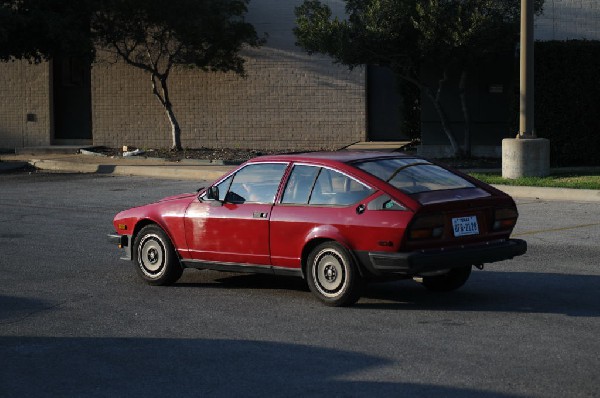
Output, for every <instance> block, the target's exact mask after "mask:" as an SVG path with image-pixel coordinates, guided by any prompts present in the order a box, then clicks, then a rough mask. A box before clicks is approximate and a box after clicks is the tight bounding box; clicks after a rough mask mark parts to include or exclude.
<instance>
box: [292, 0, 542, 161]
mask: <svg viewBox="0 0 600 398" xmlns="http://www.w3.org/2000/svg"><path fill="white" fill-rule="evenodd" d="M345 3H346V14H347V15H346V18H345V19H340V18H334V17H332V12H331V9H330V8H329V7H328V6H327V5H325V4H323V3H321V2H320V1H318V0H305V1H304V3H302V5H300V6H299V7H297V8H296V25H297V26H296V28H295V29H294V33H295V35H296V39H297V43H298V45H299V46H301V47H302V48H304V49H305V50H306V51H307V52H309V53H322V54H327V55H329V56H331V57H332V58H333V60H334V62H337V63H340V64H343V65H346V66H348V67H349V68H350V69H352V68H354V67H356V66H359V65H363V64H371V65H381V66H387V67H389V68H391V69H392V71H394V73H395V74H396V76H397V78H398V79H399V80H404V81H405V82H408V83H410V84H413V85H414V86H416V87H417V88H418V89H419V90H420V92H421V93H422V94H423V97H424V98H428V100H430V101H431V102H432V104H433V105H434V108H435V109H436V111H437V113H438V116H439V119H440V122H441V124H442V128H443V129H444V132H445V133H446V135H447V137H448V139H449V142H450V144H451V145H452V147H453V148H454V150H455V154H459V153H460V148H459V145H458V143H457V142H456V140H455V138H454V135H453V133H452V131H451V126H450V123H449V122H448V120H447V117H446V115H445V113H446V112H445V111H444V109H443V104H442V103H441V99H440V98H441V92H442V90H443V83H444V82H445V81H446V80H447V79H446V77H447V75H448V71H449V70H450V69H454V70H459V71H466V69H468V68H469V67H472V66H473V65H476V62H478V61H479V60H480V59H482V58H485V57H487V56H489V55H490V54H496V53H504V52H506V51H507V50H508V51H513V50H514V46H515V44H516V41H517V38H518V34H519V15H520V4H521V2H520V0H504V1H497V0H346V1H345ZM542 4H543V0H536V3H535V6H536V10H537V11H538V12H539V11H540V10H541V7H542ZM423 67H427V68H429V69H431V70H436V71H437V72H439V76H438V84H437V86H436V85H435V83H433V85H432V82H431V81H426V80H424V79H423V78H422V76H421V69H422V68H423ZM465 76H466V75H465ZM465 85H466V83H465ZM457 100H458V98H457ZM463 103H466V101H463ZM463 112H464V114H465V121H466V120H468V119H467V116H468V110H467V109H466V107H465V109H464V110H463ZM466 124H467V123H466Z"/></svg>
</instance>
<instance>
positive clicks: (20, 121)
mask: <svg viewBox="0 0 600 398" xmlns="http://www.w3.org/2000/svg"><path fill="white" fill-rule="evenodd" d="M49 72H50V65H49V64H48V63H44V64H40V65H31V64H29V63H28V62H24V61H15V62H7V63H0V149H14V148H17V147H23V146H36V145H49V144H50V131H51V125H52V123H51V111H50V106H51V104H50V101H49V98H50V79H49V76H50V73H49ZM28 114H29V119H30V121H28V117H27V115H28Z"/></svg>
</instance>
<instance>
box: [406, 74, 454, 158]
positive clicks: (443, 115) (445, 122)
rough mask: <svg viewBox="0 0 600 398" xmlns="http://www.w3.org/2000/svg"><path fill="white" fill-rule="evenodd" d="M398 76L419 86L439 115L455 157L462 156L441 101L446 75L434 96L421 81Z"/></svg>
mask: <svg viewBox="0 0 600 398" xmlns="http://www.w3.org/2000/svg"><path fill="white" fill-rule="evenodd" d="M397 76H398V77H400V78H401V79H404V80H406V81H407V82H409V83H412V84H414V85H415V86H417V87H418V88H419V90H420V91H421V92H422V93H423V94H425V96H426V97H427V98H428V99H429V100H430V101H431V103H432V105H433V107H434V109H435V111H436V113H437V114H438V117H439V118H440V123H441V124H442V130H443V131H444V134H446V137H448V141H450V145H451V146H452V151H453V154H454V156H455V157H457V156H460V155H461V154H462V151H461V149H460V146H459V145H458V142H457V141H456V138H454V134H453V133H452V129H451V128H450V123H448V118H447V117H446V113H445V112H444V109H443V108H442V103H441V101H440V97H441V96H440V94H441V91H442V86H443V83H444V81H445V80H446V77H445V74H444V78H443V79H442V80H440V82H439V86H438V90H437V94H436V95H433V92H432V91H431V89H430V88H429V87H427V86H426V85H424V84H423V83H421V82H420V81H418V80H417V79H414V78H412V77H410V76H407V75H405V74H402V73H397Z"/></svg>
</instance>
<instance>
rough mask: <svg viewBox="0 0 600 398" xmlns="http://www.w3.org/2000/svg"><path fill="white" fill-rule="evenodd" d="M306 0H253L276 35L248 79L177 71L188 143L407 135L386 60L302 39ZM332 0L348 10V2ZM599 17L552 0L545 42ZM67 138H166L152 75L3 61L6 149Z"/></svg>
mask: <svg viewBox="0 0 600 398" xmlns="http://www.w3.org/2000/svg"><path fill="white" fill-rule="evenodd" d="M300 3H301V0H294V1H289V0H288V1H284V0H252V2H251V4H250V9H249V13H248V18H247V19H248V21H249V22H251V23H253V24H254V26H255V28H256V30H257V32H258V33H259V34H262V33H263V32H265V33H268V41H267V44H266V45H265V46H264V47H263V48H261V49H258V50H247V51H245V53H244V55H245V57H246V59H247V63H246V68H247V74H248V77H247V78H245V79H243V78H240V77H238V76H236V75H234V74H233V73H228V74H225V73H205V72H200V71H195V70H183V69H179V70H177V71H175V72H174V73H173V75H172V76H171V77H170V82H169V84H170V93H171V99H172V102H173V104H174V105H173V106H174V111H175V112H176V114H177V117H178V120H179V122H180V125H181V128H182V144H183V146H184V147H188V148H197V147H240V148H256V149H274V148H277V149H337V148H342V147H344V146H347V145H350V144H352V143H355V142H358V141H365V140H394V139H396V140H401V139H405V138H406V136H405V135H404V134H403V133H402V131H401V128H400V123H399V107H400V106H401V102H402V101H401V98H400V97H399V96H398V95H397V94H396V92H395V90H394V89H393V87H394V86H395V85H394V84H393V83H391V80H392V76H390V75H388V74H387V72H386V71H385V70H383V69H381V68H366V67H364V68H356V69H354V70H353V71H349V70H348V69H347V68H345V67H343V66H338V65H333V64H332V63H331V60H330V59H329V58H327V57H322V56H315V55H313V56H308V55H307V54H306V53H304V52H303V51H302V50H301V49H299V48H297V47H296V46H295V44H294V42H295V39H294V35H293V33H292V28H293V26H294V8H295V7H296V6H297V5H298V4H300ZM327 3H329V4H330V6H331V7H332V8H333V9H334V11H335V12H337V13H339V14H340V15H342V14H343V12H344V10H343V6H344V2H341V1H335V0H329V1H327ZM599 15H600V5H599V4H598V2H597V1H595V0H546V5H545V12H544V15H543V16H541V17H539V18H538V19H537V26H536V32H537V34H538V36H539V37H540V38H541V39H547V40H552V39H553V40H556V39H566V38H587V39H600V24H599V23H598V20H599V18H600V16H599ZM493 67H496V66H493ZM492 77H493V74H492ZM485 78H486V79H488V80H489V81H487V80H486V81H485V82H481V84H478V85H477V87H480V88H477V90H479V91H480V96H481V101H479V103H480V104H482V105H481V106H483V104H487V105H485V107H484V108H485V109H489V108H492V109H493V108H497V106H496V103H495V102H494V101H496V102H497V98H498V96H502V95H503V93H504V94H505V93H506V91H505V85H506V84H507V83H505V81H504V80H502V81H496V80H494V79H493V78H489V76H488V77H485ZM490 79H491V80H490ZM481 87H483V88H481ZM499 103H500V104H502V103H503V101H500V102H499ZM492 113H493V112H492ZM479 114H480V115H481V116H482V117H483V119H485V120H482V121H478V120H475V122H476V124H477V123H479V124H480V125H482V124H487V125H488V126H489V125H493V126H492V127H491V128H485V129H482V130H483V131H485V132H486V133H485V134H483V133H481V132H480V133H479V134H478V133H477V128H476V127H474V137H480V138H474V139H473V144H474V153H475V154H496V153H497V149H496V148H499V145H500V142H501V139H502V138H504V137H505V136H508V135H509V133H510V132H509V131H507V127H506V121H505V120H500V119H502V117H504V116H503V115H500V116H498V115H495V114H493V115H488V114H486V112H479ZM486 118H487V119H486ZM490 118H491V119H490ZM494 118H495V119H494ZM455 119H456V120H454V123H456V124H460V123H461V122H460V121H459V119H458V116H457V117H456V118H455ZM496 119H498V120H496ZM490 120H491V121H490ZM422 122H423V123H422V124H423V142H424V144H425V145H424V148H425V150H424V151H423V152H424V153H426V154H429V155H436V154H444V153H445V151H446V150H447V147H448V145H447V142H446V141H445V138H444V136H443V135H440V132H439V126H437V124H438V123H437V122H436V121H435V120H434V119H432V117H431V112H429V111H428V110H427V109H426V107H424V109H423V120H422ZM488 131H493V133H492V134H488V133H487V132H488ZM69 144H72V145H91V144H93V145H105V146H110V147H120V146H122V145H131V146H137V147H142V148H158V147H169V146H170V144H171V137H170V126H169V123H168V120H167V118H166V116H165V115H164V113H163V109H162V107H161V106H160V104H159V103H158V101H157V100H156V99H155V98H154V96H153V95H152V92H151V85H150V79H149V77H148V76H147V75H146V74H144V73H143V72H141V71H139V70H137V69H135V68H132V67H129V66H127V65H124V64H123V63H118V62H117V63H112V62H100V63H96V64H94V65H93V66H91V67H90V66H89V65H85V64H82V63H79V62H77V61H76V60H68V59H67V60H54V61H52V62H47V63H42V64H39V65H31V64H29V63H27V62H24V61H15V62H9V63H3V64H0V149H3V148H4V149H14V148H22V147H32V146H48V145H69ZM426 148H430V149H431V150H427V149H426Z"/></svg>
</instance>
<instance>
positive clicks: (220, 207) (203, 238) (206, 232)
mask: <svg viewBox="0 0 600 398" xmlns="http://www.w3.org/2000/svg"><path fill="white" fill-rule="evenodd" d="M286 167H287V164H286V163H255V164H249V165H247V166H245V167H243V168H241V169H240V170H238V171H237V172H236V173H234V174H232V175H231V176H229V177H228V178H226V179H224V180H222V181H221V182H219V183H218V184H217V185H216V187H217V188H218V189H219V199H220V200H219V201H210V200H207V199H206V198H202V197H201V198H200V199H199V200H198V201H196V202H194V203H192V204H191V205H190V206H189V207H188V210H187V212H186V219H185V229H186V239H187V243H188V247H189V250H190V255H191V256H192V258H193V259H194V260H198V261H208V262H221V263H234V264H255V265H270V263H271V262H270V248H269V218H270V215H271V209H272V207H273V202H274V200H275V196H276V195H277V191H278V189H279V185H280V183H281V178H282V176H283V174H284V172H285V169H286Z"/></svg>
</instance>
